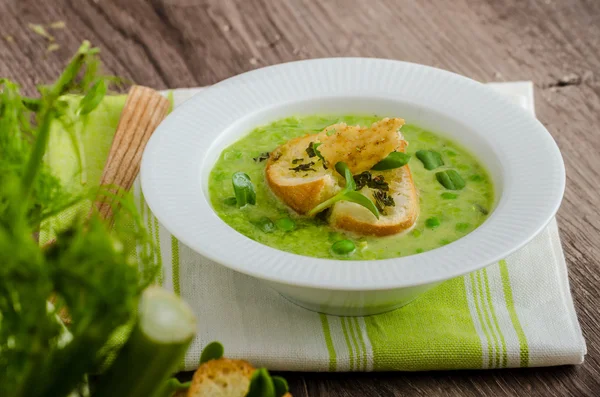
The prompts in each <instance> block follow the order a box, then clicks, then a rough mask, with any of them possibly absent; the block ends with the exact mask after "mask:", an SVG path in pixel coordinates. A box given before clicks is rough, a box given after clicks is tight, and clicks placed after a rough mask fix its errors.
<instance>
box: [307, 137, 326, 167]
mask: <svg viewBox="0 0 600 397" xmlns="http://www.w3.org/2000/svg"><path fill="white" fill-rule="evenodd" d="M319 146H321V143H320V142H311V143H310V144H309V145H308V147H307V148H306V154H308V157H310V158H313V157H318V158H319V159H320V160H321V161H322V162H323V168H325V169H327V164H326V161H325V158H324V157H323V155H322V154H321V152H319V149H317V148H318V147H319Z"/></svg>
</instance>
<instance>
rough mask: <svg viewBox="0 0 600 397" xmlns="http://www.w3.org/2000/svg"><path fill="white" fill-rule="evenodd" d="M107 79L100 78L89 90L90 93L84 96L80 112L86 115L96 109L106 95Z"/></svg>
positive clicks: (80, 104)
mask: <svg viewBox="0 0 600 397" xmlns="http://www.w3.org/2000/svg"><path fill="white" fill-rule="evenodd" d="M106 89H107V85H106V80H98V81H97V82H96V83H94V85H93V86H92V88H90V90H89V91H88V93H87V94H86V95H85V96H84V97H83V99H82V100H81V102H80V103H79V109H78V113H79V114H80V115H81V116H85V115H86V114H88V113H90V112H91V111H92V110H94V109H96V107H98V105H100V102H102V99H104V96H105V95H106Z"/></svg>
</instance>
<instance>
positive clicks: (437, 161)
mask: <svg viewBox="0 0 600 397" xmlns="http://www.w3.org/2000/svg"><path fill="white" fill-rule="evenodd" d="M415 155H416V156H417V158H418V159H419V160H421V162H422V163H423V166H424V167H425V169H427V170H434V169H436V168H438V167H441V166H442V165H444V160H442V156H441V155H440V154H439V153H438V152H435V151H433V150H418V151H417V153H415Z"/></svg>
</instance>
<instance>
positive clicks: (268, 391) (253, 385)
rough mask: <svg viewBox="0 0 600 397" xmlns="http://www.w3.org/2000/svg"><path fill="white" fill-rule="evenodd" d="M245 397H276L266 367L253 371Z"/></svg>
mask: <svg viewBox="0 0 600 397" xmlns="http://www.w3.org/2000/svg"><path fill="white" fill-rule="evenodd" d="M246 397H276V394H275V385H274V384H273V379H272V378H271V376H270V375H269V371H267V369H266V368H259V369H257V370H256V371H254V373H253V374H252V378H251V379H250V388H249V389H248V394H246Z"/></svg>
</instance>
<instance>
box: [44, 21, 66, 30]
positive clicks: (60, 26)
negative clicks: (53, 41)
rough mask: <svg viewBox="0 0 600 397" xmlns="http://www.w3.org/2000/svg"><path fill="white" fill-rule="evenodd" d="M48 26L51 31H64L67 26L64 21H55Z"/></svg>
mask: <svg viewBox="0 0 600 397" xmlns="http://www.w3.org/2000/svg"><path fill="white" fill-rule="evenodd" d="M48 26H50V27H51V28H52V29H64V28H65V26H67V25H66V24H65V21H56V22H52V23H51V24H50V25H48Z"/></svg>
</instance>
